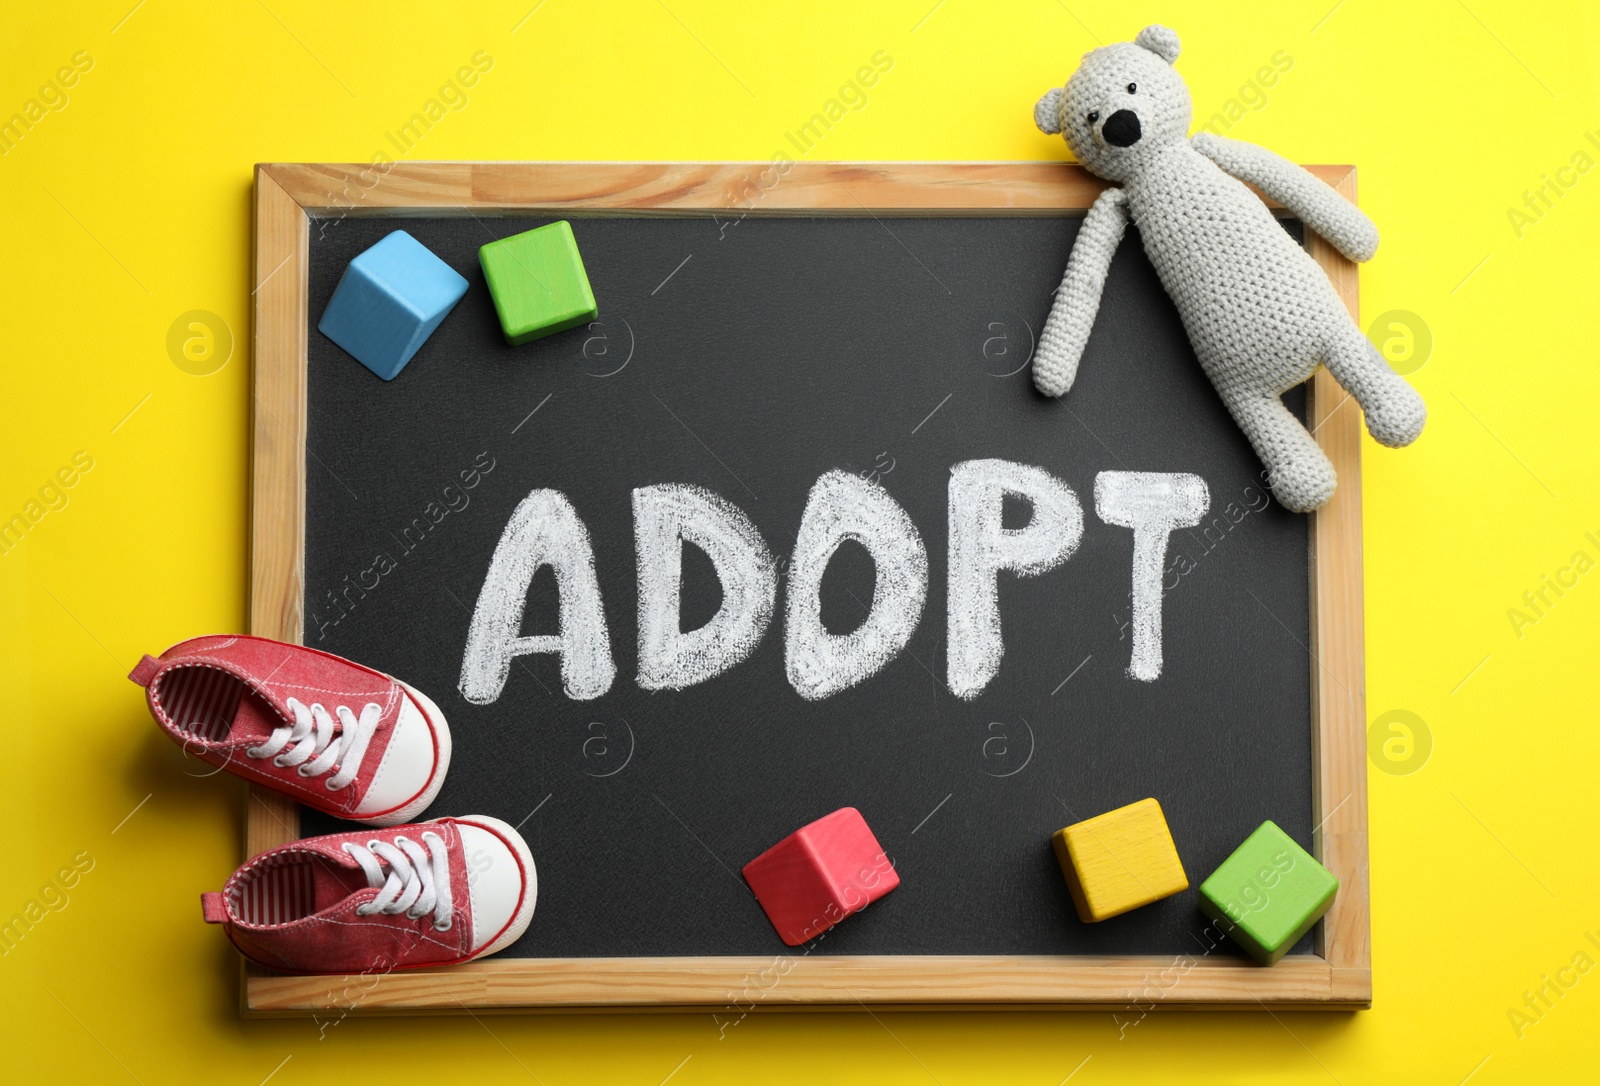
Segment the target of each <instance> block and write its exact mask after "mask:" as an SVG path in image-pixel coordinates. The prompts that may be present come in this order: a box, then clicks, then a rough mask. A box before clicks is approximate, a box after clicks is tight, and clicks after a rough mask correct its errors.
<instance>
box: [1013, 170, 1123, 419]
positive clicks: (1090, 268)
mask: <svg viewBox="0 0 1600 1086" xmlns="http://www.w3.org/2000/svg"><path fill="white" fill-rule="evenodd" d="M1127 229H1128V194H1127V192H1126V191H1125V190H1123V189H1120V188H1113V189H1106V191H1104V192H1102V193H1101V194H1100V195H1099V196H1098V197H1096V198H1095V201H1094V204H1093V206H1091V207H1090V208H1089V214H1087V215H1085V216H1084V219H1083V227H1082V228H1081V229H1080V230H1079V231H1078V240H1077V241H1075V242H1073V244H1072V255H1071V256H1070V257H1068V258H1067V273H1066V274H1065V275H1064V276H1062V277H1061V285H1060V286H1059V287H1057V288H1056V295H1055V301H1054V302H1053V303H1052V304H1051V306H1050V315H1049V317H1047V318H1046V319H1045V322H1044V331H1043V332H1041V333H1040V334H1039V348H1038V350H1037V351H1036V352H1035V353H1034V356H1033V385H1034V387H1035V388H1037V389H1038V390H1039V391H1040V392H1042V393H1044V394H1045V395H1046V396H1060V395H1061V394H1062V393H1064V392H1066V391H1067V390H1068V389H1069V388H1071V387H1072V382H1073V381H1074V380H1076V379H1077V376H1078V360H1079V359H1081V358H1082V357H1083V348H1084V347H1085V346H1086V345H1087V344H1088V342H1089V331H1090V329H1092V328H1093V327H1094V318H1095V314H1096V313H1098V312H1099V311H1100V293H1101V291H1103V290H1104V289H1105V285H1106V275H1107V274H1108V273H1109V272H1110V270H1111V258H1112V257H1113V256H1115V255H1116V252H1117V245H1118V244H1120V243H1121V241H1122V235H1123V233H1124V232H1125V231H1126V230H1127Z"/></svg>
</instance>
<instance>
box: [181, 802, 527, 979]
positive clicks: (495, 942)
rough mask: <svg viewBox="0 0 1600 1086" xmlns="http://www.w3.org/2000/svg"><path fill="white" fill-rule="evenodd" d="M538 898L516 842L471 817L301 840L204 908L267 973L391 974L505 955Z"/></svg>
mask: <svg viewBox="0 0 1600 1086" xmlns="http://www.w3.org/2000/svg"><path fill="white" fill-rule="evenodd" d="M538 889H539V883H538V877H537V875H536V874H535V872H534V867H533V856H532V854H531V853H529V852H528V846H527V844H526V843H525V842H524V841H523V840H522V837H521V836H520V835H519V834H518V833H517V831H516V830H514V829H512V828H511V827H510V826H508V825H506V824H505V823H504V822H502V821H500V820H499V819H498V818H489V817H487V816H485V815H471V816H468V817H466V818H441V819H438V820H437V821H434V822H419V823H416V824H415V825H410V826H396V827H393V828H392V829H385V830H366V831H359V830H358V831H356V832H354V833H334V834H329V835H328V836H326V837H308V838H306V839H305V840H303V841H294V842H291V843H290V844H287V845H282V846H280V847H278V848H275V849H272V850H270V851H268V852H263V853H262V854H261V855H259V856H257V857H255V858H254V859H252V860H250V861H249V862H248V863H246V864H245V865H244V866H243V867H241V868H239V870H238V871H236V872H234V875H233V877H232V878H231V879H229V880H228V883H227V885H226V886H224V887H223V888H222V891H221V892H220V893H213V894H201V895H200V905H201V909H202V911H203V912H204V914H205V919H206V923H208V924H221V925H223V927H224V928H225V929H226V931H227V933H228V938H229V939H231V940H232V941H233V945H234V946H236V947H238V948H239V952H240V953H242V954H243V955H244V956H245V957H247V958H249V959H250V960H251V961H254V962H259V963H260V964H262V965H264V966H267V967H268V968H269V969H280V970H284V971H286V972H293V973H362V972H367V973H371V972H380V973H386V972H388V971H389V970H391V969H417V968H421V967H423V966H437V965H457V964H459V963H461V962H469V961H471V960H472V959H474V958H482V957H485V956H487V955H489V954H494V953H496V952H497V951H500V950H504V949H505V948H506V947H508V946H510V945H511V944H512V943H514V942H516V941H517V940H518V939H519V938H521V936H522V933H523V932H525V931H527V930H528V922H529V921H530V920H532V919H533V904H534V899H535V898H536V897H537V896H538Z"/></svg>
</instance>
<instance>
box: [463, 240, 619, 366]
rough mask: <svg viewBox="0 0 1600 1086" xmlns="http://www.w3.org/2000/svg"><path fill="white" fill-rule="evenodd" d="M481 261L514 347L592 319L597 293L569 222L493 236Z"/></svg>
mask: <svg viewBox="0 0 1600 1086" xmlns="http://www.w3.org/2000/svg"><path fill="white" fill-rule="evenodd" d="M478 263H479V264H481V265H483V277H484V279H486V280H487V281H488V283H489V294H490V296H491V297H493V298H494V311H495V312H496V313H497V314H499V317H500V330H501V331H502V332H504V333H505V337H506V342H507V343H509V344H511V345H512V346H517V345H518V344H522V343H531V342H532V341H533V340H536V339H543V338H544V337H545V336H549V335H554V334H555V333H557V332H564V331H566V330H567V329H568V328H576V327H577V326H578V325H580V324H588V323H589V322H590V321H592V320H594V317H595V304H594V292H593V291H591V290H590V289H589V276H588V274H587V273H586V272H585V271H584V270H583V258H582V257H580V256H579V255H578V243H577V241H576V240H574V239H573V236H572V224H571V223H568V222H566V221H562V222H553V223H551V224H550V225H549V226H541V227H539V228H538V229H537V230H528V231H526V232H524V233H521V234H513V235H512V236H511V237H509V238H501V239H500V240H499V241H491V242H490V243H489V244H487V245H485V246H484V247H483V248H481V249H479V250H478Z"/></svg>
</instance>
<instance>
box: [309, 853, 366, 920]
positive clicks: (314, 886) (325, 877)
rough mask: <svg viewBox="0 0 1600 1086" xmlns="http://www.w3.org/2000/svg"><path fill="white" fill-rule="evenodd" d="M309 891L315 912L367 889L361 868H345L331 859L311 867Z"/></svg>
mask: <svg viewBox="0 0 1600 1086" xmlns="http://www.w3.org/2000/svg"><path fill="white" fill-rule="evenodd" d="M311 868H312V876H311V890H312V895H313V901H314V906H315V909H314V911H316V912H319V913H320V912H322V911H323V910H324V909H329V908H332V907H333V906H335V905H337V904H339V902H341V901H343V900H344V899H345V898H347V897H349V896H350V895H351V894H353V893H355V892H356V891H357V890H365V889H367V876H366V875H364V874H362V872H361V868H359V867H355V868H347V867H345V866H343V865H342V864H341V863H338V862H337V861H335V860H333V859H332V858H322V859H321V861H320V862H319V863H314V864H312V865H311Z"/></svg>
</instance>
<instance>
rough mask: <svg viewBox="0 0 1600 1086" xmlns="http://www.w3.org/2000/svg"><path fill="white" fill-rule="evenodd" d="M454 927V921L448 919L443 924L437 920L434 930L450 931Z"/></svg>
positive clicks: (434, 923)
mask: <svg viewBox="0 0 1600 1086" xmlns="http://www.w3.org/2000/svg"><path fill="white" fill-rule="evenodd" d="M453 927H455V922H454V921H450V920H447V921H445V922H444V923H443V924H441V923H439V921H437V920H435V921H434V922H433V930H434V931H449V930H450V929H451V928H453Z"/></svg>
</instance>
